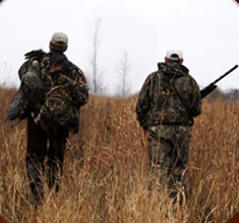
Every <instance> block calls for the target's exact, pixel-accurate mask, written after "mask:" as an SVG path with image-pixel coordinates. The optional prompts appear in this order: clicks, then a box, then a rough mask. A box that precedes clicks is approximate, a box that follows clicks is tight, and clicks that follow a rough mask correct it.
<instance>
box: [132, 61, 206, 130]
mask: <svg viewBox="0 0 239 223" xmlns="http://www.w3.org/2000/svg"><path fill="white" fill-rule="evenodd" d="M188 72H189V70H188V69H187V68H186V67H185V66H183V65H180V64H178V63H175V62H174V63H173V62H172V63H159V64H158V71H156V72H154V73H152V74H150V75H149V76H148V78H147V79H146V81H145V82H144V85H143V87H142V89H141V90H140V93H139V97H138V103H137V105H136V114H137V120H138V121H139V123H140V125H141V126H142V127H143V128H144V129H145V130H146V129H147V128H148V127H149V126H155V125H163V124H165V125H168V124H176V125H185V126H188V125H189V126H192V125H193V117H195V116H197V115H199V114H200V113H201V96H200V90H199V87H198V85H197V83H196V81H195V80H194V79H193V78H192V77H191V76H190V75H189V74H188Z"/></svg>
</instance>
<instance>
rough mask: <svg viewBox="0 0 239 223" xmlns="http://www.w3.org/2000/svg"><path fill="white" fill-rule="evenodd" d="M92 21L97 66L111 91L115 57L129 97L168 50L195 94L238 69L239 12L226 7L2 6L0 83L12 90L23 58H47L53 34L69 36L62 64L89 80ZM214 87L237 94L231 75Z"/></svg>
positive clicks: (151, 0) (184, 1) (119, 1)
mask: <svg viewBox="0 0 239 223" xmlns="http://www.w3.org/2000/svg"><path fill="white" fill-rule="evenodd" d="M97 18H101V25H100V31H99V36H100V46H99V61H98V65H99V69H100V71H101V73H102V75H103V78H104V80H105V82H106V84H107V85H108V87H109V88H111V89H112V88H114V87H115V86H116V84H117V80H118V74H117V72H116V70H117V66H118V64H119V62H120V58H121V52H122V51H127V53H128V57H129V64H130V73H129V78H130V82H131V86H132V90H133V91H134V92H135V91H139V90H140V88H141V86H142V84H143V82H144V80H145V79H146V77H147V75H148V74H150V73H151V72H153V71H155V70H156V69H157V63H158V62H160V61H163V60H164V56H165V53H166V51H167V49H170V48H175V47H176V48H179V49H181V50H182V51H183V54H184V65H186V66H187V67H188V68H189V70H190V73H191V75H192V76H193V77H194V78H195V79H196V80H197V82H198V84H199V85H200V86H201V87H203V86H205V85H207V84H208V83H209V82H211V81H213V80H214V79H216V78H217V77H218V76H219V75H221V74H223V73H224V72H225V71H227V70H228V69H230V68H231V67H232V66H234V65H235V64H239V5H237V4H236V3H235V1H233V0H200V1H196V0H180V1H179V0H40V1H39V0H38V1H36V0H35V1H33V0H6V1H5V3H4V4H2V5H1V6H0V24H1V35H0V52H1V53H0V83H3V82H5V83H7V84H9V83H16V84H17V85H18V84H19V81H18V77H17V70H18V68H19V66H20V65H21V64H22V62H23V60H24V56H23V55H24V53H26V52H28V51H30V50H33V49H39V48H42V49H44V50H46V51H47V50H48V43H49V40H50V38H51V36H52V34H53V33H54V32H56V31H63V32H65V33H66V34H67V35H68V36H69V48H68V51H67V52H66V55H67V56H68V58H69V59H70V60H71V61H72V62H74V63H75V64H77V65H78V66H79V67H80V68H81V69H82V70H83V71H85V72H86V73H89V72H90V71H91V70H90V69H91V68H90V55H91V53H92V46H91V45H92V38H93V32H94V25H95V21H96V20H97ZM219 86H220V87H221V88H222V89H229V88H239V69H237V70H236V71H235V72H234V73H232V74H231V75H230V76H228V77H227V78H225V79H224V80H222V81H221V82H220V84H219Z"/></svg>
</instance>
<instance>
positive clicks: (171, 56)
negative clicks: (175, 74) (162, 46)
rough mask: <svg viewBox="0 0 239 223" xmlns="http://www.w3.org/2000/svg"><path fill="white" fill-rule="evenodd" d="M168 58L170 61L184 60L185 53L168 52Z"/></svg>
mask: <svg viewBox="0 0 239 223" xmlns="http://www.w3.org/2000/svg"><path fill="white" fill-rule="evenodd" d="M166 58H168V59H170V60H175V61H176V60H181V59H183V53H182V51H181V50H174V49H171V50H168V51H167V53H166Z"/></svg>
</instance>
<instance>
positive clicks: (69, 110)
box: [18, 50, 88, 131]
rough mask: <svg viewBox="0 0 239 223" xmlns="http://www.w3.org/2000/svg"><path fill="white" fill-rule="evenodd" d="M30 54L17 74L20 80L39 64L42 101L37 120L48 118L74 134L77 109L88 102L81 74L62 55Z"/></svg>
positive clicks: (76, 123)
mask: <svg viewBox="0 0 239 223" xmlns="http://www.w3.org/2000/svg"><path fill="white" fill-rule="evenodd" d="M32 52H33V53H32ZM32 52H30V53H28V54H26V55H28V56H26V59H27V61H26V62H25V63H24V64H23V65H22V66H21V67H20V69H19V72H18V74H19V78H20V79H22V77H23V76H24V73H25V72H26V71H27V70H28V67H29V64H31V62H32V61H33V60H38V61H39V62H40V65H41V80H42V82H43V92H44V98H45V100H44V103H43V105H42V107H41V109H40V111H39V113H38V114H37V117H36V118H37V120H39V119H40V117H43V118H46V119H51V120H53V121H55V122H56V123H58V124H60V125H61V126H64V127H66V128H68V129H69V130H74V131H77V129H78V122H79V109H80V107H81V106H83V105H84V104H86V103H87V101H88V87H87V85H86V79H85V76H84V74H83V72H82V71H81V70H80V69H79V68H78V67H77V66H75V65H74V64H72V63H71V62H70V61H68V59H67V58H66V56H65V55H64V54H61V53H58V52H50V53H44V52H43V51H40V50H39V51H32ZM34 52H35V53H34ZM36 52H38V53H36Z"/></svg>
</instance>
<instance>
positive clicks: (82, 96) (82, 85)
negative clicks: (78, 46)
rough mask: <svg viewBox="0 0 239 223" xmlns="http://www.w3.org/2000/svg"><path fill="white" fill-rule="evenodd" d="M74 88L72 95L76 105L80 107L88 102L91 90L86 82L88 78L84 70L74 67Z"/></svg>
mask: <svg viewBox="0 0 239 223" xmlns="http://www.w3.org/2000/svg"><path fill="white" fill-rule="evenodd" d="M72 74H73V75H72V77H73V78H72V81H71V84H72V90H71V97H72V101H73V103H74V105H75V106H76V107H77V108H80V107H81V106H83V105H84V104H86V103H87V102H88V98H89V92H88V86H87V84H86V79H85V76H84V74H83V72H82V71H81V70H80V69H74V70H73V71H72Z"/></svg>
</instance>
